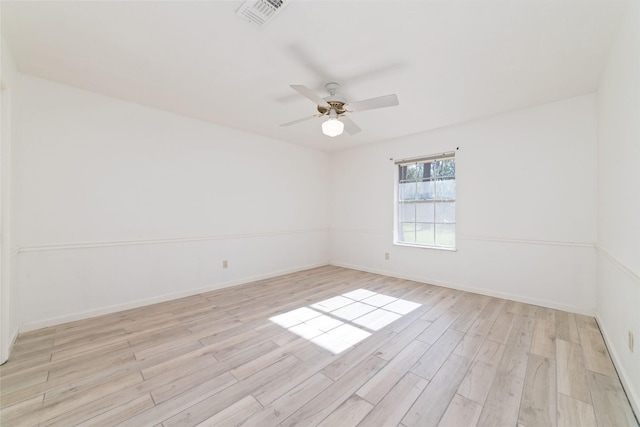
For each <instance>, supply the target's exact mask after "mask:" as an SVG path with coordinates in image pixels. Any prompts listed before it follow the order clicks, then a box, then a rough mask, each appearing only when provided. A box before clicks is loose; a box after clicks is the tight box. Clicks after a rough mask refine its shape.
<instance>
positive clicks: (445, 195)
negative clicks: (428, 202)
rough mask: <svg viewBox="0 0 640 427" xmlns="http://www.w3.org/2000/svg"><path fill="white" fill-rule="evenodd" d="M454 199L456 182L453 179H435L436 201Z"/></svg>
mask: <svg viewBox="0 0 640 427" xmlns="http://www.w3.org/2000/svg"><path fill="white" fill-rule="evenodd" d="M455 198H456V180H455V179H449V178H445V179H437V180H436V199H455Z"/></svg>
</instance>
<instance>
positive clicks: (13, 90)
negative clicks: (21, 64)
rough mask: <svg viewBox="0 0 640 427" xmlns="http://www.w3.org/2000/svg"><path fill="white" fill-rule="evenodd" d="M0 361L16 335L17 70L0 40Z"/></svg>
mask: <svg viewBox="0 0 640 427" xmlns="http://www.w3.org/2000/svg"><path fill="white" fill-rule="evenodd" d="M0 42H1V43H2V45H1V46H2V47H1V48H0V53H1V58H0V64H1V65H2V69H1V71H0V97H1V105H0V115H1V124H0V127H1V130H0V132H1V134H0V363H4V362H6V360H7V359H8V358H9V350H10V348H11V345H12V343H13V341H14V340H15V338H16V337H17V334H18V317H17V310H16V307H17V305H18V286H17V280H16V268H15V267H16V249H17V248H16V243H15V235H14V233H13V227H12V226H11V225H12V222H13V217H12V210H13V203H12V200H13V196H12V194H13V191H12V173H11V165H12V163H13V162H12V160H11V159H12V155H13V154H12V147H14V146H15V145H16V141H17V137H18V132H17V129H18V126H15V111H16V109H17V105H18V92H19V91H18V78H17V75H18V72H17V69H16V66H15V63H14V61H13V57H12V56H11V51H10V50H9V48H8V46H7V45H6V44H5V41H4V39H0Z"/></svg>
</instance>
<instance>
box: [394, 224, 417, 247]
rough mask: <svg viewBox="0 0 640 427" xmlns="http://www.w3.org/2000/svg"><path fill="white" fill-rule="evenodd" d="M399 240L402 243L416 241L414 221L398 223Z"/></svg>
mask: <svg viewBox="0 0 640 427" xmlns="http://www.w3.org/2000/svg"><path fill="white" fill-rule="evenodd" d="M398 234H399V235H400V236H399V240H400V241H401V242H404V243H415V241H416V225H415V223H400V230H399V231H398Z"/></svg>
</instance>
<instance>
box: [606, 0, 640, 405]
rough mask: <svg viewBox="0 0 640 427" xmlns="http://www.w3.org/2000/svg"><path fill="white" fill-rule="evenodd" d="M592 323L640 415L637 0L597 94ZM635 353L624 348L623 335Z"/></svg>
mask: <svg viewBox="0 0 640 427" xmlns="http://www.w3.org/2000/svg"><path fill="white" fill-rule="evenodd" d="M598 130H599V141H598V246H597V247H598V281H597V301H598V304H597V319H598V323H599V324H600V327H601V329H602V330H603V332H604V336H605V339H606V341H607V345H608V346H609V350H610V352H611V354H612V356H613V358H614V360H615V362H616V367H617V368H618V373H619V374H620V377H621V379H622V382H623V384H624V385H625V389H626V391H627V395H628V396H629V399H630V401H631V403H632V405H633V406H634V410H635V412H636V414H640V2H637V1H633V2H630V5H629V9H628V11H627V13H626V17H625V20H624V22H623V25H622V26H621V29H620V31H619V33H618V36H617V39H616V42H615V43H614V45H613V48H612V50H611V53H610V56H609V59H608V62H607V66H606V69H605V72H604V73H603V76H602V78H601V81H600V88H599V91H598ZM629 331H632V332H633V333H634V335H635V351H634V352H633V353H632V352H631V351H630V350H629V348H628V344H627V343H628V332H629Z"/></svg>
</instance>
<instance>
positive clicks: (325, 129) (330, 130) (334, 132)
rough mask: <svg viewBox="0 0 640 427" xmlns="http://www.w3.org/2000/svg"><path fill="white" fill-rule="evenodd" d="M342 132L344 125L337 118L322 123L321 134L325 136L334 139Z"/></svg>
mask: <svg viewBox="0 0 640 427" xmlns="http://www.w3.org/2000/svg"><path fill="white" fill-rule="evenodd" d="M343 131H344V123H342V122H341V121H340V120H338V119H337V118H335V119H334V118H330V119H329V120H327V121H326V122H324V123H322V133H324V134H325V135H327V136H330V137H334V136H338V135H342V132H343Z"/></svg>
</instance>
